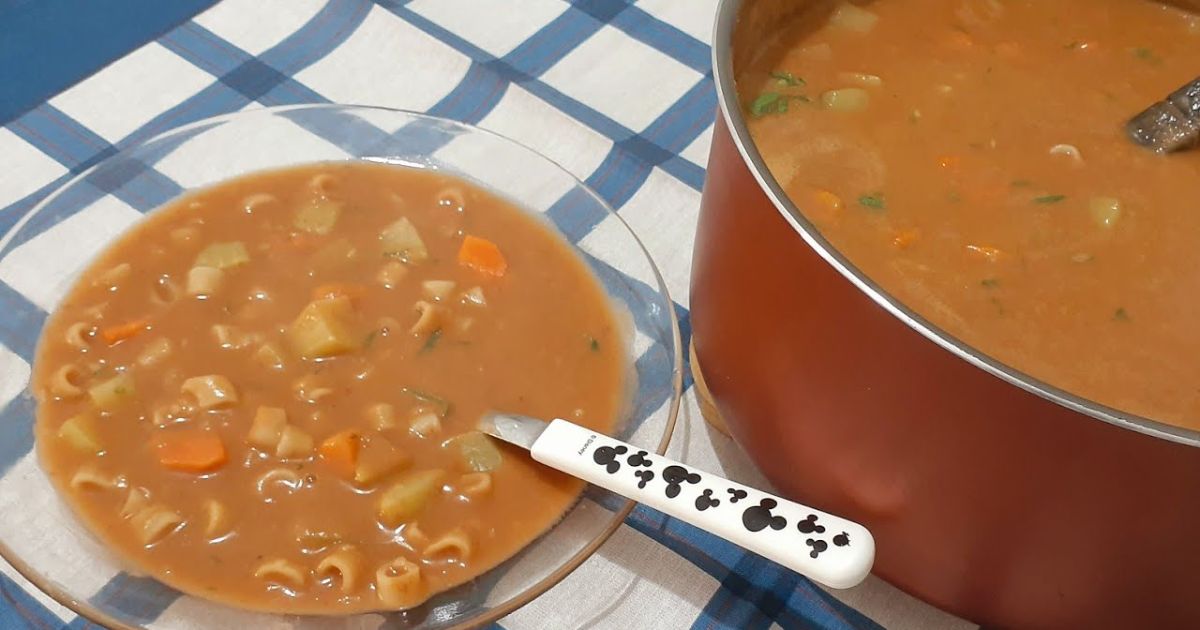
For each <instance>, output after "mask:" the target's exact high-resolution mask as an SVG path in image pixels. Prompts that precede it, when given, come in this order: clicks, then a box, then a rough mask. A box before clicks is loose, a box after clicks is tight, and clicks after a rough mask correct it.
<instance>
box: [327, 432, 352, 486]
mask: <svg viewBox="0 0 1200 630" xmlns="http://www.w3.org/2000/svg"><path fill="white" fill-rule="evenodd" d="M358 446H359V444H358V433H355V432H354V431H349V430H347V431H342V432H341V433H335V434H333V435H331V436H329V437H327V438H325V441H324V442H321V446H320V448H318V449H317V451H318V452H319V453H320V454H321V459H323V460H325V463H326V464H329V466H330V468H333V469H334V472H336V473H337V474H338V475H341V476H342V477H344V478H346V479H353V478H354V471H355V470H356V469H357V468H358Z"/></svg>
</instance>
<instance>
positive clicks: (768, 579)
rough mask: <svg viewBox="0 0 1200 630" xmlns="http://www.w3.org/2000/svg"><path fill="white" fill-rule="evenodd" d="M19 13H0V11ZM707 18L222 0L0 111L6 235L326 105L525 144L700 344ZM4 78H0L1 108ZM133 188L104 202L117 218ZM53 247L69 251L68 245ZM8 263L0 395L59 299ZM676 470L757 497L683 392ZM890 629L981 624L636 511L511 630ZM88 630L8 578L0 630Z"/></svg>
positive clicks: (667, 5) (600, 0) (604, 6)
mask: <svg viewBox="0 0 1200 630" xmlns="http://www.w3.org/2000/svg"><path fill="white" fill-rule="evenodd" d="M22 1H23V0H4V1H3V2H0V10H3V9H4V8H5V6H4V5H5V4H6V3H7V4H8V5H13V6H15V5H19V4H21V3H22ZM193 2H194V0H193ZM58 4H62V3H61V2H59V3H58ZM77 4H83V3H82V2H81V3H77ZM715 5H716V1H715V0H640V1H638V2H624V1H618V0H579V1H577V2H575V3H573V4H568V3H564V2H561V1H560V0H521V1H520V2H517V1H515V0H412V1H407V2H406V1H400V0H392V1H387V0H378V1H376V2H369V1H367V0H224V1H222V2H219V3H217V4H215V6H212V7H211V8H210V9H208V10H206V11H204V12H203V13H201V14H199V15H197V16H196V17H194V18H193V19H191V20H189V21H186V22H184V23H182V24H179V25H177V26H175V27H173V28H170V29H169V30H166V32H165V33H163V34H161V36H158V37H157V39H154V36H155V33H150V34H147V35H146V36H145V38H144V39H143V40H141V41H138V42H137V43H136V45H130V46H129V47H128V52H127V54H123V56H120V55H114V58H116V57H119V58H117V60H116V61H115V62H113V63H111V64H109V65H107V66H106V67H104V68H103V69H101V70H100V71H99V72H97V73H95V74H94V75H92V76H90V77H88V78H86V79H84V80H82V81H79V82H77V83H75V84H74V85H72V86H70V87H67V88H66V89H65V90H62V91H60V92H58V93H57V94H55V95H53V96H52V97H51V98H49V100H48V101H45V102H41V103H40V104H38V103H34V104H31V106H32V109H28V108H25V111H24V113H19V112H14V114H13V116H11V117H10V118H9V119H8V120H5V118H4V117H3V114H2V113H0V122H3V123H5V124H4V125H3V127H0V208H4V209H3V210H0V233H3V232H5V231H7V230H8V229H9V228H10V227H11V226H12V224H13V222H14V221H15V219H16V217H18V216H20V215H22V214H23V213H25V212H26V211H27V210H28V209H29V208H30V207H32V206H33V205H34V204H36V203H37V202H38V201H39V200H41V199H43V198H44V197H45V196H46V195H47V194H49V192H50V191H52V190H53V189H54V188H55V187H57V186H58V185H60V184H61V183H62V182H63V181H64V180H65V179H67V178H69V177H70V176H72V175H73V174H76V173H79V172H80V171H82V170H84V169H85V168H87V167H88V166H90V165H92V164H94V163H96V162H97V161H98V160H100V159H102V158H104V157H106V156H108V155H111V154H112V153H113V152H114V150H115V149H116V148H119V147H123V146H127V145H129V144H131V143H134V142H137V141H138V140H139V139H144V138H147V137H149V136H151V135H154V134H157V133H159V132H161V131H163V130H166V129H168V128H171V127H174V126H177V125H181V124H185V123H188V122H192V121H195V120H198V119H201V118H206V117H209V116H213V115H216V114H222V113H227V112H233V111H238V110H242V109H248V108H254V107H261V106H269V105H285V104H297V103H312V102H321V103H323V102H340V103H355V104H372V105H383V106H387V107H393V108H401V109H410V110H416V111H424V112H429V113H431V114H435V115H439V116H444V117H448V118H453V119H457V120H461V121H465V122H469V123H474V124H478V125H481V126H483V127H485V128H487V129H491V130H494V131H497V132H499V133H501V134H503V135H506V136H509V137H511V138H514V139H516V140H518V141H520V142H522V143H524V144H526V145H528V146H530V147H533V148H534V149H537V150H539V151H541V152H542V153H545V154H546V155H548V156H550V157H551V158H553V159H555V160H556V161H557V162H559V163H560V164H562V165H563V166H565V167H566V168H567V169H568V170H570V171H572V172H573V173H574V174H575V175H577V176H578V177H579V178H580V179H582V180H584V181H585V182H586V183H587V184H588V185H589V186H590V187H592V188H593V189H595V190H596V191H598V192H599V194H600V195H601V196H603V197H604V198H605V199H606V200H607V201H608V202H609V203H610V204H611V205H612V206H613V207H614V208H617V209H618V211H619V213H620V214H621V215H622V217H623V218H624V219H625V220H626V221H627V222H628V223H629V224H630V225H631V226H632V227H633V229H634V230H635V231H636V232H637V233H638V234H639V236H641V238H642V239H643V240H644V241H645V242H646V245H647V247H648V248H649V249H650V251H651V253H652V254H653V256H654V258H655V260H656V261H657V263H658V264H659V266H660V268H661V269H662V271H663V273H664V275H665V277H666V281H667V283H668V285H669V288H670V290H671V291H672V293H673V296H674V297H675V299H676V301H677V302H678V303H679V304H678V310H679V312H680V313H681V314H682V315H683V322H682V323H683V329H684V333H685V335H686V333H687V330H688V327H687V319H686V313H687V311H686V307H687V304H688V272H689V264H690V261H691V246H692V239H693V233H694V230H695V223H696V213H697V210H698V206H699V197H700V189H701V185H702V182H703V179H704V169H703V166H704V163H705V158H706V155H707V150H708V144H709V140H710V137H711V133H712V121H713V115H714V111H715V109H716V99H715V95H714V91H713V85H712V73H711V69H710V61H709V54H710V53H709V45H708V44H709V38H710V30H711V23H712V17H713V13H714V10H715ZM9 8H11V6H10V7H9ZM128 18H129V19H132V20H136V19H137V16H128ZM147 19H149V18H147ZM3 28H4V27H3V25H0V39H3V37H2V36H3V35H4V34H5V33H4V30H3ZM160 32H161V31H160ZM126 35H127V34H125V35H122V36H126ZM150 40H152V41H150ZM147 41H148V43H147ZM123 52H124V51H122V53H123ZM68 54H78V55H87V54H88V51H87V50H86V49H82V48H81V49H79V50H75V51H72V52H70V53H68ZM51 78H53V77H51ZM7 81H8V79H7V78H5V77H3V76H0V90H3V89H6V88H5V85H4V84H5V83H6V82H7ZM51 84H52V82H51ZM10 86H11V84H10ZM9 89H11V87H10V88H9ZM0 96H9V95H3V94H0ZM120 185H121V183H120V182H114V189H113V190H106V191H99V192H100V193H101V194H105V195H109V196H111V197H116V198H118V199H119V198H120V196H121V191H120V190H118V188H119V187H120ZM106 208H107V209H101V211H98V212H93V213H92V214H94V215H95V216H90V217H88V221H90V222H95V223H96V225H95V226H93V227H94V228H98V229H104V227H103V224H104V222H105V220H106V218H112V217H108V216H107V214H105V213H110V214H111V213H114V212H115V213H117V214H119V215H120V214H121V211H120V209H119V206H113V207H108V206H106ZM113 208H116V209H113ZM130 212H132V211H130ZM115 218H117V219H121V220H124V219H126V218H127V217H124V216H123V215H122V216H118V217H115ZM116 224H117V225H123V223H121V222H120V221H118V222H117V223H116ZM89 225H90V223H89V224H88V225H81V226H76V228H75V229H77V230H79V229H90V228H89ZM585 227H586V226H585ZM589 229H590V228H589ZM31 242H32V241H31ZM40 242H41V243H42V244H41V245H40V246H41V247H54V246H55V243H54V239H40ZM8 261H9V259H8V258H5V259H4V260H0V377H2V376H3V375H14V374H26V373H28V370H29V361H30V359H31V355H32V352H33V344H34V340H32V339H28V338H21V337H20V336H19V335H17V334H15V333H13V331H14V330H16V329H17V328H18V327H19V326H20V325H22V323H23V322H30V321H34V322H37V321H40V320H41V319H43V318H44V317H45V316H46V309H47V308H49V306H50V304H52V302H53V298H54V296H53V295H52V292H49V290H48V289H47V288H46V287H44V286H42V285H39V284H36V283H30V282H27V281H25V280H23V276H22V270H21V268H20V264H19V263H20V261H19V260H18V261H17V262H16V263H11V262H10V263H9V264H6V262H8ZM685 342H686V339H685ZM10 380H11V379H10ZM8 382H9V381H5V380H4V379H3V378H0V406H4V405H9V404H10V403H11V402H12V401H13V400H14V399H15V398H16V397H17V396H18V394H19V391H15V390H19V388H14V387H11V386H10V385H8V384H7V383H8ZM14 404H15V403H14ZM29 446H30V444H29V443H28V442H23V443H4V444H0V470H4V469H8V468H11V467H12V466H14V465H17V464H18V463H19V462H21V461H25V460H28V458H29V456H30V455H29ZM670 454H671V455H672V456H674V457H676V458H679V459H682V460H684V461H686V462H689V463H691V464H693V465H695V466H697V467H699V468H703V469H709V470H712V471H714V472H721V473H724V474H725V475H727V476H729V477H731V478H733V479H737V480H740V481H743V482H745V483H747V484H750V485H764V486H765V483H764V481H763V480H762V478H761V477H760V476H759V475H758V473H757V472H756V471H755V470H754V468H753V466H752V465H750V463H749V462H748V461H747V460H746V459H745V457H744V456H743V455H742V453H741V452H740V451H739V450H738V449H737V447H736V446H735V445H734V444H733V443H731V442H729V441H728V440H727V439H726V438H724V437H723V436H721V435H720V434H718V433H715V432H714V431H711V430H709V429H708V428H707V427H706V425H705V424H704V423H703V421H702V419H701V417H700V414H699V411H698V408H697V406H696V402H695V398H694V395H693V394H692V392H691V391H690V390H689V392H688V395H687V398H686V401H685V405H684V408H683V411H682V414H681V417H680V423H679V425H678V427H677V429H676V435H675V438H674V439H673V441H672V443H671V448H670ZM2 518H4V515H2V514H0V519H2ZM0 565H3V563H0ZM132 579H135V578H129V577H128V576H121V577H118V578H114V580H113V581H112V582H110V583H109V584H106V585H104V586H103V587H102V588H100V589H99V592H98V594H97V597H107V598H120V597H123V596H125V595H123V593H126V592H129V590H130V589H126V588H125V587H126V586H128V581H129V580H132ZM121 580H124V582H122V581H121ZM173 602H174V598H173V597H172V596H171V593H170V592H169V591H167V590H166V589H164V590H163V593H162V597H157V598H155V604H154V606H156V608H154V609H152V610H150V611H148V613H147V614H148V616H149V617H150V618H154V617H155V616H157V615H161V614H164V613H165V611H167V610H168V609H169V608H170V606H171V605H172V603H173ZM860 610H861V611H862V612H858V611H860ZM872 619H874V621H872ZM876 623H879V624H883V625H885V626H887V627H896V628H903V627H912V628H947V629H949V628H962V627H967V626H966V624H962V623H961V622H959V621H957V620H954V619H952V618H950V617H949V616H946V615H944V614H942V613H939V612H937V611H935V610H933V609H932V608H929V607H927V606H925V605H923V604H921V603H919V602H916V601H915V600H912V599H911V598H908V597H906V596H904V595H902V594H900V593H899V592H898V591H896V590H894V589H892V588H891V587H889V586H888V585H886V584H884V583H882V582H880V581H878V580H875V579H871V580H869V581H868V582H867V583H866V584H864V585H863V586H860V587H858V588H856V589H853V590H851V591H846V592H841V593H838V594H836V597H835V596H831V595H830V594H828V593H826V592H825V591H823V590H821V589H819V588H817V587H815V586H814V585H812V584H811V583H810V582H808V581H807V580H805V579H803V578H801V577H799V576H797V575H796V574H794V573H792V572H790V571H787V570H785V569H782V568H780V567H778V566H776V565H774V564H772V563H770V562H767V561H765V560H763V559H761V558H759V557H757V556H755V555H753V554H750V553H747V552H744V551H742V550H741V549H739V548H737V547H735V546H732V545H730V544H727V543H724V542H722V541H720V540H717V539H715V538H714V537H712V536H710V535H708V534H706V533H704V532H701V531H698V530H696V529H694V528H692V527H689V526H687V525H684V524H682V523H679V522H677V521H674V520H672V519H669V518H666V517H664V516H663V515H661V514H659V513H657V512H655V511H653V510H650V509H645V508H638V509H637V510H635V512H634V513H633V514H632V516H630V518H629V519H628V520H627V522H626V524H625V525H624V526H622V527H621V529H620V530H619V531H618V532H617V533H616V535H614V536H613V538H612V539H611V540H610V541H609V542H608V543H607V544H606V545H605V546H604V547H602V548H601V549H600V550H599V551H598V552H597V553H596V554H595V556H594V557H593V558H591V559H590V560H589V561H588V562H586V563H585V564H584V565H583V566H582V567H581V568H580V569H579V570H577V571H576V572H574V573H573V574H572V575H571V576H570V577H568V578H567V579H566V580H565V581H563V582H562V583H561V584H559V585H558V586H557V587H555V588H553V589H552V590H550V591H549V592H548V593H546V594H545V595H543V596H542V597H540V598H539V599H538V600H536V601H535V602H533V603H532V604H530V605H528V606H526V607H525V608H523V609H521V610H519V611H518V612H516V613H514V614H512V615H510V616H509V617H507V618H505V619H504V620H502V621H501V623H500V625H501V626H502V627H504V628H514V629H519V628H549V629H556V630H557V629H565V628H580V627H597V628H685V627H701V628H737V629H741V628H773V627H783V628H820V629H834V628H874V627H877V625H876ZM87 625H89V624H87V623H86V622H85V621H84V620H82V619H78V618H76V617H75V615H74V614H72V613H71V612H70V611H69V610H67V609H65V608H63V607H62V606H60V605H58V604H56V603H55V602H53V601H52V600H50V599H49V598H48V597H46V596H45V595H43V594H41V593H39V592H37V591H36V590H35V589H34V588H33V587H32V586H30V585H29V584H28V583H27V582H25V581H23V580H22V579H21V578H20V577H19V576H18V575H17V574H16V573H15V572H14V571H13V570H12V569H11V568H10V567H8V566H7V565H3V566H0V628H5V629H7V628H58V627H64V626H66V627H72V628H74V627H83V626H87Z"/></svg>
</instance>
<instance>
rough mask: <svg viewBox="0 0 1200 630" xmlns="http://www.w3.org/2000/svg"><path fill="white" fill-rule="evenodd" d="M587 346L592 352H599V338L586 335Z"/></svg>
mask: <svg viewBox="0 0 1200 630" xmlns="http://www.w3.org/2000/svg"><path fill="white" fill-rule="evenodd" d="M588 347H589V348H591V349H592V352H599V351H600V340H598V339H596V338H595V337H592V336H591V335H588Z"/></svg>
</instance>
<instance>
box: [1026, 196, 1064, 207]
mask: <svg viewBox="0 0 1200 630" xmlns="http://www.w3.org/2000/svg"><path fill="white" fill-rule="evenodd" d="M1066 198H1067V196H1066V195H1042V196H1041V197H1034V198H1033V203H1040V204H1043V205H1045V204H1051V203H1058V202H1060V201H1062V200H1063V199H1066Z"/></svg>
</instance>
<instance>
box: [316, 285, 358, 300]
mask: <svg viewBox="0 0 1200 630" xmlns="http://www.w3.org/2000/svg"><path fill="white" fill-rule="evenodd" d="M366 294H367V288H366V287H364V286H363V285H361V284H323V285H321V286H319V287H317V288H315V289H313V292H312V299H314V300H324V299H327V298H338V297H346V298H350V299H351V300H359V299H362V297H363V296H364V295H366Z"/></svg>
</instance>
